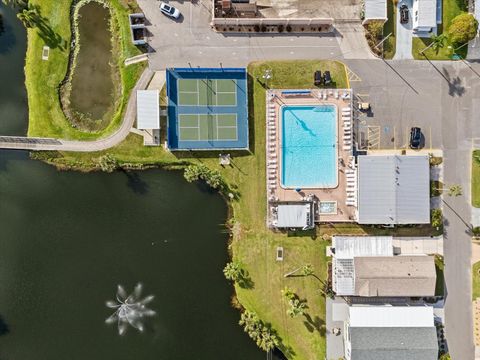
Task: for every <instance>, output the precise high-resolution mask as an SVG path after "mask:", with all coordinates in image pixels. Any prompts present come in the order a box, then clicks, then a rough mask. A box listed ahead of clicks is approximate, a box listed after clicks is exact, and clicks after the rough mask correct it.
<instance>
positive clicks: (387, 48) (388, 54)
mask: <svg viewBox="0 0 480 360" xmlns="http://www.w3.org/2000/svg"><path fill="white" fill-rule="evenodd" d="M387 16H388V20H387V22H386V23H385V25H384V26H383V37H384V38H385V36H388V34H390V33H391V34H392V35H390V37H389V38H388V39H387V40H385V42H384V43H383V57H384V58H385V59H392V58H393V56H394V55H395V46H396V41H397V39H396V36H395V34H396V30H397V29H396V26H397V6H396V5H395V4H394V2H393V0H388V1H387Z"/></svg>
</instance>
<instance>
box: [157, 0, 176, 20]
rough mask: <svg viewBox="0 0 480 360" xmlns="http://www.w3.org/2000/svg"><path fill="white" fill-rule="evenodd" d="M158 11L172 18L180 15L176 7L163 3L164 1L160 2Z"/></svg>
mask: <svg viewBox="0 0 480 360" xmlns="http://www.w3.org/2000/svg"><path fill="white" fill-rule="evenodd" d="M160 11H161V12H162V13H164V14H165V15H167V16H169V17H171V18H174V19H178V18H179V17H180V11H179V10H178V9H176V8H174V7H173V6H170V5H168V4H165V3H164V2H162V3H161V4H160Z"/></svg>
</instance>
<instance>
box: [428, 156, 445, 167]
mask: <svg viewBox="0 0 480 360" xmlns="http://www.w3.org/2000/svg"><path fill="white" fill-rule="evenodd" d="M428 156H429V159H430V166H438V165H440V164H441V163H442V162H443V158H442V157H441V156H434V155H433V154H431V153H430V154H428Z"/></svg>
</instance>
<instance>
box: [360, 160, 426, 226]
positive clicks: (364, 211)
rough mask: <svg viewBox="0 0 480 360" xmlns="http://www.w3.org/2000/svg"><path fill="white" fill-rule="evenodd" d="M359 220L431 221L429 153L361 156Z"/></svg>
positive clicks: (368, 222) (401, 222)
mask: <svg viewBox="0 0 480 360" xmlns="http://www.w3.org/2000/svg"><path fill="white" fill-rule="evenodd" d="M358 222H359V223H360V224H427V223H429V222H430V166H429V159H428V156H427V155H414V156H406V155H402V156H400V155H363V156H358Z"/></svg>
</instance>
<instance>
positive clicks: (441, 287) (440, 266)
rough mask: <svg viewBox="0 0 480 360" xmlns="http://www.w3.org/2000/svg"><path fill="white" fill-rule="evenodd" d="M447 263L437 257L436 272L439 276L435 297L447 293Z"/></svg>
mask: <svg viewBox="0 0 480 360" xmlns="http://www.w3.org/2000/svg"><path fill="white" fill-rule="evenodd" d="M444 271H445V263H444V261H443V257H442V256H440V255H435V272H436V274H437V282H436V284H435V296H443V295H444V293H445V277H444Z"/></svg>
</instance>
